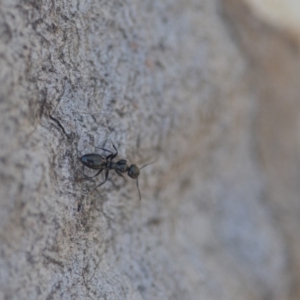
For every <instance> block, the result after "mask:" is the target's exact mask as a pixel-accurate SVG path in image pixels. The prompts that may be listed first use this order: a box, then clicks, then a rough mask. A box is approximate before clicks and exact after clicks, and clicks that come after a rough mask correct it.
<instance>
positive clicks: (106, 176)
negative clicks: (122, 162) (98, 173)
mask: <svg viewBox="0 0 300 300" xmlns="http://www.w3.org/2000/svg"><path fill="white" fill-rule="evenodd" d="M108 172H109V170H107V171H106V173H105V180H104V181H103V182H101V183H100V184H98V185H97V186H96V187H95V188H94V189H93V190H95V189H97V188H98V187H99V186H101V185H102V184H104V183H105V182H106V181H107V178H108Z"/></svg>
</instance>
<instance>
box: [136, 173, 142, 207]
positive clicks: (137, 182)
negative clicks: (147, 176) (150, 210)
mask: <svg viewBox="0 0 300 300" xmlns="http://www.w3.org/2000/svg"><path fill="white" fill-rule="evenodd" d="M136 187H137V189H138V191H139V197H140V201H141V200H142V196H141V192H140V189H139V179H138V178H137V179H136Z"/></svg>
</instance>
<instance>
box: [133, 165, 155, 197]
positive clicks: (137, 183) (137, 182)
mask: <svg viewBox="0 0 300 300" xmlns="http://www.w3.org/2000/svg"><path fill="white" fill-rule="evenodd" d="M155 162H156V160H154V161H152V162H150V163H148V164H145V165H143V166H142V167H141V168H140V170H142V169H143V168H145V167H147V166H149V165H152V164H154V163H155ZM136 187H137V189H138V192H139V197H140V201H141V200H142V196H141V192H140V189H139V179H138V177H137V179H136Z"/></svg>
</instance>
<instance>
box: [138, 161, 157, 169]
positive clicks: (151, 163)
mask: <svg viewBox="0 0 300 300" xmlns="http://www.w3.org/2000/svg"><path fill="white" fill-rule="evenodd" d="M156 161H157V159H156V160H154V161H152V162H150V163H148V164H145V165H143V166H142V167H141V168H140V170H142V169H143V168H145V167H147V166H149V165H153V164H154V163H156Z"/></svg>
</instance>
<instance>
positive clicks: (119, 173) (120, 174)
mask: <svg viewBox="0 0 300 300" xmlns="http://www.w3.org/2000/svg"><path fill="white" fill-rule="evenodd" d="M116 173H117V174H118V175H119V176H122V177H123V178H125V177H124V176H123V174H122V173H121V172H119V171H118V170H116Z"/></svg>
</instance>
